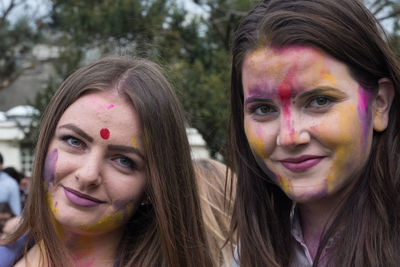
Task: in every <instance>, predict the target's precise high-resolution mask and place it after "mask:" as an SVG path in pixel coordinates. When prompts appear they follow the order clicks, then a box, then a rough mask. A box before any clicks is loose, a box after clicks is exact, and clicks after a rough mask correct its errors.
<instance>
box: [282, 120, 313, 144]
mask: <svg viewBox="0 0 400 267" xmlns="http://www.w3.org/2000/svg"><path fill="white" fill-rule="evenodd" d="M309 141H310V134H309V129H307V122H306V121H304V120H302V119H301V118H300V115H299V114H296V113H295V112H291V114H282V115H281V118H280V128H279V134H278V136H277V140H276V144H277V145H278V146H283V147H294V146H297V145H302V144H306V143H308V142H309Z"/></svg>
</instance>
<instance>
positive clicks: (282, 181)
mask: <svg viewBox="0 0 400 267" xmlns="http://www.w3.org/2000/svg"><path fill="white" fill-rule="evenodd" d="M275 175H276V179H277V181H278V184H279V185H280V187H281V189H282V190H283V192H285V194H286V195H288V196H290V195H291V193H292V191H293V190H292V184H291V183H290V181H289V179H286V178H285V177H283V176H281V175H279V174H277V173H276V174H275Z"/></svg>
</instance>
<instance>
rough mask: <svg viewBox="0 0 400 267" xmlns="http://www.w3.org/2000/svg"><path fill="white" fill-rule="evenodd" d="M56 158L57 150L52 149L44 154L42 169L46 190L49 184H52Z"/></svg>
mask: <svg viewBox="0 0 400 267" xmlns="http://www.w3.org/2000/svg"><path fill="white" fill-rule="evenodd" d="M57 159H58V151H57V149H54V150H53V151H51V152H50V153H48V154H47V155H46V159H45V163H44V170H43V180H44V182H45V185H46V191H47V190H49V186H50V184H53V185H54V176H55V170H56V163H57Z"/></svg>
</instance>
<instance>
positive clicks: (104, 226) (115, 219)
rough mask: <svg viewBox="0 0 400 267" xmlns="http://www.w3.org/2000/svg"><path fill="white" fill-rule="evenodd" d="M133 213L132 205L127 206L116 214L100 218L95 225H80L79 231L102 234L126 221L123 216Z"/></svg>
mask: <svg viewBox="0 0 400 267" xmlns="http://www.w3.org/2000/svg"><path fill="white" fill-rule="evenodd" d="M132 213H133V204H132V203H131V204H128V205H127V206H126V207H125V208H124V209H120V210H118V211H117V212H114V211H113V212H112V213H111V214H109V215H106V216H105V217H103V218H101V219H100V220H99V221H98V222H97V223H95V224H92V225H82V226H81V227H80V229H81V230H84V231H86V232H91V233H102V232H106V231H108V230H111V229H113V228H116V227H118V226H119V225H121V224H122V222H123V221H124V220H125V219H126V218H125V216H126V215H128V216H131V215H132Z"/></svg>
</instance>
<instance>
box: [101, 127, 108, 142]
mask: <svg viewBox="0 0 400 267" xmlns="http://www.w3.org/2000/svg"><path fill="white" fill-rule="evenodd" d="M100 136H101V138H103V139H105V140H107V139H108V138H110V131H109V130H108V129H107V128H103V129H101V130H100Z"/></svg>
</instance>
